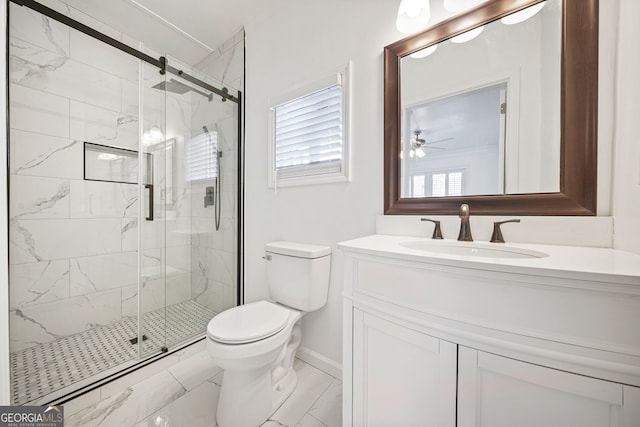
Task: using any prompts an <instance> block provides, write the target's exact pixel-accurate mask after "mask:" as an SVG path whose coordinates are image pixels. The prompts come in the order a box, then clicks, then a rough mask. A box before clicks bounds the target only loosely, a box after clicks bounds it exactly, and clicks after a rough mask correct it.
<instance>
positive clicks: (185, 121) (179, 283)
mask: <svg viewBox="0 0 640 427" xmlns="http://www.w3.org/2000/svg"><path fill="white" fill-rule="evenodd" d="M168 64H169V65H172V66H173V68H174V69H184V68H183V67H182V66H181V65H180V64H179V63H178V62H177V61H176V60H174V59H172V58H169V60H168ZM187 72H188V73H189V74H190V75H191V76H193V77H195V78H196V79H198V80H200V81H202V82H204V83H205V87H202V86H200V85H197V84H194V83H192V82H191V81H189V80H186V79H184V78H182V77H181V76H179V75H175V74H171V73H169V72H167V79H168V80H167V82H168V83H167V91H166V96H167V98H166V101H167V114H166V130H167V138H168V140H170V141H171V142H172V147H173V156H172V158H171V159H169V158H168V157H167V159H166V160H167V163H166V164H165V170H166V176H167V180H166V188H165V192H164V194H163V195H162V196H161V197H163V198H164V201H165V206H166V208H167V209H166V218H167V220H166V287H165V291H166V293H165V301H166V328H167V329H166V332H167V337H166V340H167V341H166V342H167V346H168V347H169V348H171V347H173V346H176V345H179V344H181V343H184V342H187V341H189V340H191V339H194V338H199V337H201V336H202V334H203V333H204V332H206V327H207V324H208V322H209V321H210V320H211V319H212V318H213V316H215V314H217V313H218V312H220V311H223V310H225V309H227V308H230V307H232V306H235V305H236V303H237V297H236V296H237V286H238V277H237V275H238V269H237V263H238V258H237V228H238V213H237V212H238V206H237V200H238V196H237V195H238V184H237V182H238V178H237V177H238V168H237V163H238V157H237V156H238V143H237V142H238V134H237V130H238V106H237V104H236V103H234V102H232V101H223V99H222V97H220V96H219V95H216V94H215V93H213V92H212V91H211V90H208V89H207V87H206V85H207V84H208V85H211V86H214V87H218V88H220V87H222V85H221V84H220V83H219V82H215V81H213V80H211V79H210V78H208V77H207V76H206V75H204V74H202V73H198V72H197V71H195V70H191V69H189V70H188V71H187Z"/></svg>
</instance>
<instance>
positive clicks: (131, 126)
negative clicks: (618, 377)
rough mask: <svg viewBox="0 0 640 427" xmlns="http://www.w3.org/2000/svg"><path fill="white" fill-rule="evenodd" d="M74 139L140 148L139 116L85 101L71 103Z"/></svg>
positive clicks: (72, 136)
mask: <svg viewBox="0 0 640 427" xmlns="http://www.w3.org/2000/svg"><path fill="white" fill-rule="evenodd" d="M70 116H71V117H70V120H71V124H70V134H71V138H72V139H76V140H80V141H87V142H93V143H96V144H100V145H108V146H111V147H121V148H127V149H129V150H134V151H137V150H138V138H139V135H138V132H139V131H138V118H137V114H136V115H128V114H123V113H119V112H117V111H112V110H107V109H104V108H100V107H96V106H93V105H90V104H86V103H83V102H77V101H71V103H70Z"/></svg>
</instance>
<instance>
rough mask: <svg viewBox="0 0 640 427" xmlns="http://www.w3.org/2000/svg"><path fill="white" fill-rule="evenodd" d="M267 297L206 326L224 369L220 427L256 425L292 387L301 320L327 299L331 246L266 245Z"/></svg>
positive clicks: (209, 344)
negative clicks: (266, 299)
mask: <svg viewBox="0 0 640 427" xmlns="http://www.w3.org/2000/svg"><path fill="white" fill-rule="evenodd" d="M264 258H265V260H266V267H267V284H268V285H269V292H270V295H271V299H272V300H273V301H275V302H271V301H258V302H254V303H250V304H245V305H241V306H238V307H234V308H231V309H229V310H226V311H223V312H222V313H220V314H218V315H217V316H215V317H214V318H213V319H211V321H210V322H209V325H208V326H207V350H208V351H209V354H210V355H211V357H212V358H213V359H214V361H215V363H216V364H217V365H218V366H220V367H221V368H223V369H224V378H223V381H222V388H221V390H220V399H219V400H218V411H217V422H218V425H219V426H220V427H229V426H241V427H251V426H259V425H260V424H262V423H263V422H264V421H266V420H267V419H268V418H269V417H270V416H271V415H272V414H273V413H274V412H275V410H276V409H278V407H280V405H281V404H282V403H283V402H284V400H285V399H286V398H287V397H289V395H290V394H291V393H292V392H293V390H294V388H295V387H296V382H297V379H296V373H295V371H294V370H293V359H294V357H295V354H296V350H297V349H298V346H299V345H300V340H301V331H300V319H301V318H302V316H303V315H304V314H305V313H306V312H308V311H314V310H318V309H320V308H321V307H323V306H324V305H325V304H326V303H327V292H328V289H329V270H330V265H331V248H330V247H328V246H318V245H309V244H303V243H294V242H274V243H268V244H267V245H266V254H265V257H264Z"/></svg>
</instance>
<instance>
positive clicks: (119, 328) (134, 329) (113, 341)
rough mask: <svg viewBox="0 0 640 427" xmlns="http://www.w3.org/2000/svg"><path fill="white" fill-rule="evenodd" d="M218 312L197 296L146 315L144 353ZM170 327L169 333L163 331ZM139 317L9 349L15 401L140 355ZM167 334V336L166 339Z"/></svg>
mask: <svg viewBox="0 0 640 427" xmlns="http://www.w3.org/2000/svg"><path fill="white" fill-rule="evenodd" d="M215 314H216V313H215V312H214V311H212V310H210V309H208V308H207V307H205V306H203V305H201V304H198V303H197V302H195V301H186V302H182V303H179V304H175V305H172V306H169V307H166V309H159V310H155V311H152V312H149V313H145V314H144V315H143V316H142V329H143V334H144V335H146V336H147V338H148V339H147V340H144V341H143V344H142V351H143V354H149V353H156V352H157V351H158V350H159V349H160V348H161V347H163V346H171V345H174V344H178V343H180V342H182V341H185V340H186V339H189V338H192V337H195V336H197V335H198V334H201V333H202V331H204V330H205V328H206V326H207V323H209V320H211V318H212V317H213V316H214V315H215ZM165 316H166V320H165ZM165 331H166V335H165ZM137 334H138V319H137V317H128V318H124V319H122V320H121V321H119V322H114V323H111V324H109V325H106V326H98V327H95V328H93V329H90V330H87V331H84V332H81V333H79V334H76V335H71V336H68V337H63V338H60V339H57V340H55V341H51V342H48V343H43V344H38V345H36V346H33V347H29V348H27V349H24V350H20V351H16V352H14V353H11V388H12V404H14V405H24V404H27V403H29V402H33V401H35V400H37V399H40V398H42V397H44V396H46V395H48V394H50V393H52V392H54V391H56V390H60V389H62V388H64V387H68V386H70V385H72V384H74V383H75V382H77V381H80V380H83V379H86V378H90V377H92V376H93V375H96V374H99V373H100V372H103V371H105V370H107V369H110V368H114V367H116V366H118V365H120V364H122V363H125V362H127V361H130V360H134V359H136V358H137V357H138V345H137V344H131V343H130V341H129V340H130V339H131V338H134V337H136V336H137ZM165 339H166V341H165Z"/></svg>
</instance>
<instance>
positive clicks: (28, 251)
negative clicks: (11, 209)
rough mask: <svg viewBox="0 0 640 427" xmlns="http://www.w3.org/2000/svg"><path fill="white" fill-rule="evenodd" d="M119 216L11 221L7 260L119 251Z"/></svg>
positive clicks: (58, 257) (80, 255)
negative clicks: (112, 217)
mask: <svg viewBox="0 0 640 427" xmlns="http://www.w3.org/2000/svg"><path fill="white" fill-rule="evenodd" d="M121 226H122V220H120V219H31V220H18V219H16V220H11V221H10V222H9V229H10V239H9V240H10V241H9V245H10V254H11V256H10V263H12V264H20V263H25V262H36V261H46V260H51V259H64V258H77V257H83V256H88V255H98V254H108V253H116V252H120V249H121V237H120V228H121Z"/></svg>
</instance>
